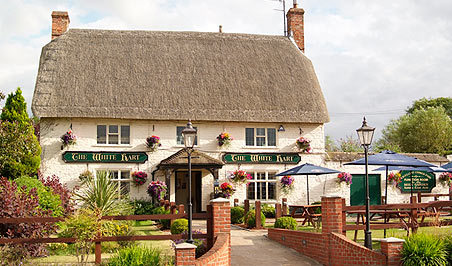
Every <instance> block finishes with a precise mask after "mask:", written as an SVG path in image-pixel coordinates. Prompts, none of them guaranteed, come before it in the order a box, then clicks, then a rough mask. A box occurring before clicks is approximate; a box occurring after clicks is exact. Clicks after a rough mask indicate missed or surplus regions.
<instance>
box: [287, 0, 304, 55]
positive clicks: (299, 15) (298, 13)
mask: <svg viewBox="0 0 452 266" xmlns="http://www.w3.org/2000/svg"><path fill="white" fill-rule="evenodd" d="M296 6H297V4H296V0H294V7H293V8H291V9H289V11H287V15H286V17H287V32H289V36H292V38H293V39H294V40H295V43H296V44H297V46H298V48H299V49H300V50H301V51H302V52H303V53H304V10H303V8H297V7H296Z"/></svg>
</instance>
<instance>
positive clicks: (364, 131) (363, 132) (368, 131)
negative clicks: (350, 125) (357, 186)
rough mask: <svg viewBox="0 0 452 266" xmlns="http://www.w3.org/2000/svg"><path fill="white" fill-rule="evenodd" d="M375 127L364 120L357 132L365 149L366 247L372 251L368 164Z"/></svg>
mask: <svg viewBox="0 0 452 266" xmlns="http://www.w3.org/2000/svg"><path fill="white" fill-rule="evenodd" d="M374 131H375V128H374V127H369V126H368V125H367V122H366V118H365V117H364V119H363V125H362V126H361V127H360V128H358V129H357V130H356V132H357V133H358V138H359V142H360V143H361V145H362V146H363V147H364V158H365V159H364V160H365V169H366V231H365V232H364V246H365V247H366V248H368V249H372V233H371V232H370V196H369V174H368V171H367V167H368V162H367V156H368V154H367V153H368V150H369V146H370V144H371V143H372V138H373V136H374Z"/></svg>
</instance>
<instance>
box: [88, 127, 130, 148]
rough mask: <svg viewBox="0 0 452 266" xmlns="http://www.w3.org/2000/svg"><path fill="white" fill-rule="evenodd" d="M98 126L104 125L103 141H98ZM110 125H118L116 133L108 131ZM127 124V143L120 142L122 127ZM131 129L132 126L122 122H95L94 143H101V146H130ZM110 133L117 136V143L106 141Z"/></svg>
mask: <svg viewBox="0 0 452 266" xmlns="http://www.w3.org/2000/svg"><path fill="white" fill-rule="evenodd" d="M99 126H105V143H99V142H98V141H99V132H98V127H99ZM110 126H117V127H118V132H117V133H110ZM124 126H127V127H129V143H122V139H121V138H122V127H124ZM131 131H132V127H131V126H130V124H124V123H117V124H110V123H104V124H102V123H101V124H97V125H96V145H101V146H130V145H131V143H132V138H131V135H132V134H131ZM110 135H115V136H118V143H117V144H114V143H108V141H109V136H110Z"/></svg>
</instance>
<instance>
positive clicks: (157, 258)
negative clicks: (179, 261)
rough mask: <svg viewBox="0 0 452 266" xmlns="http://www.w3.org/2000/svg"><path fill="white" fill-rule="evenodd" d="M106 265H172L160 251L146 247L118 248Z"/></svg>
mask: <svg viewBox="0 0 452 266" xmlns="http://www.w3.org/2000/svg"><path fill="white" fill-rule="evenodd" d="M107 265H108V266H129V265H130V266H166V265H173V261H172V259H171V258H170V257H169V256H166V255H163V254H162V251H161V250H159V249H156V248H148V247H139V246H135V247H128V248H123V249H120V250H119V251H118V252H117V253H116V254H115V255H113V256H112V257H111V258H110V259H109V260H108V263H107Z"/></svg>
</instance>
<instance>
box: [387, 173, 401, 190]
mask: <svg viewBox="0 0 452 266" xmlns="http://www.w3.org/2000/svg"><path fill="white" fill-rule="evenodd" d="M388 181H389V182H391V183H392V185H393V186H394V187H397V186H398V185H399V184H400V182H402V175H401V174H400V172H397V173H389V175H388Z"/></svg>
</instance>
